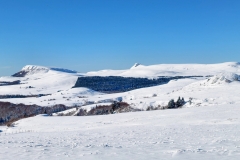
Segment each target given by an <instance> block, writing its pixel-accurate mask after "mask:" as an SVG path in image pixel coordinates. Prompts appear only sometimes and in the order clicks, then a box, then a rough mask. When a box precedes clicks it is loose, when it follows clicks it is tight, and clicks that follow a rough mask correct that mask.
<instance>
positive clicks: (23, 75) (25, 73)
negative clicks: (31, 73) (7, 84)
mask: <svg viewBox="0 0 240 160" xmlns="http://www.w3.org/2000/svg"><path fill="white" fill-rule="evenodd" d="M27 73H28V71H20V72H17V73H15V74H13V75H12V76H13V77H25V76H26V75H27Z"/></svg>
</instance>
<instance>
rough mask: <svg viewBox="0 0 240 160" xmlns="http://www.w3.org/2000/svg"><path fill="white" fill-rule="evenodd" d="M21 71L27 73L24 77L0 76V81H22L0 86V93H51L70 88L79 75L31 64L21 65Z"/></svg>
mask: <svg viewBox="0 0 240 160" xmlns="http://www.w3.org/2000/svg"><path fill="white" fill-rule="evenodd" d="M22 71H24V72H26V73H27V74H26V75H25V76H24V77H0V81H15V80H20V81H21V83H22V84H21V85H10V86H0V95H4V94H22V95H32V94H33V95H38V94H52V93H55V92H57V91H59V90H66V89H70V88H71V87H72V86H73V85H74V84H75V82H76V80H77V78H78V76H79V75H78V74H77V73H71V72H70V70H67V69H56V68H54V69H52V68H48V67H42V66H32V65H27V66H25V67H23V69H22V70H21V71H20V72H22ZM68 71H69V72H68ZM29 86H31V87H29Z"/></svg>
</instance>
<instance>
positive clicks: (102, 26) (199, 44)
mask: <svg viewBox="0 0 240 160" xmlns="http://www.w3.org/2000/svg"><path fill="white" fill-rule="evenodd" d="M239 8H240V1H239V0H231V1H229V0H71V1H69V0H11V1H10V0H0V76H3V75H11V74H13V73H14V72H16V71H18V70H20V69H21V68H22V67H23V66H25V65H27V64H35V65H43V66H55V67H63V68H68V69H74V70H77V71H80V72H86V71H92V70H101V69H127V68H130V67H131V66H132V65H133V64H134V63H135V62H139V63H142V64H144V65H150V64H160V63H219V62H226V61H240V9H239Z"/></svg>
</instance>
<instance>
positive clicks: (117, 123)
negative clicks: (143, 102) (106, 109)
mask: <svg viewBox="0 0 240 160" xmlns="http://www.w3.org/2000/svg"><path fill="white" fill-rule="evenodd" d="M239 111H240V109H239V105H236V104H228V105H217V106H203V107H192V108H183V109H172V110H159V111H143V112H132V113H121V114H113V115H102V116H87V117H75V116H68V117H49V116H44V115H39V116H36V117H32V118H26V119H22V120H20V121H17V122H16V123H15V127H10V128H6V127H0V130H2V131H3V132H1V133H0V148H1V149H0V155H1V159H56V160H58V159H84V160H85V159H104V160H107V159H119V160H120V159H121V160H122V159H136V160H139V159H162V160H164V159H179V160H186V159H196V160H198V159H199V160H202V159H204V160H205V159H211V160H220V159H221V160H230V159H231V160H232V159H234V160H238V159H239V156H240V136H239V132H240V118H239V117H240V112H239Z"/></svg>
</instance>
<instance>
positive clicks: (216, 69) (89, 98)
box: [0, 62, 240, 110]
mask: <svg viewBox="0 0 240 160" xmlns="http://www.w3.org/2000/svg"><path fill="white" fill-rule="evenodd" d="M46 68H47V67H39V66H38V67H35V66H31V67H30V66H26V67H24V68H23V70H31V71H32V72H31V74H29V75H26V76H25V77H1V78H0V81H14V80H21V82H22V83H23V84H21V85H11V86H0V95H3V94H22V95H31V94H33V95H38V94H51V95H49V96H44V97H38V98H14V99H1V101H8V102H12V103H24V104H37V105H40V106H53V105H55V104H64V105H67V106H82V105H86V104H91V105H92V104H95V105H97V104H100V103H112V102H113V101H115V100H119V99H121V100H122V101H124V102H127V103H128V104H130V105H131V107H133V108H139V109H143V110H145V109H146V108H147V107H149V106H153V107H157V106H164V105H167V103H168V101H169V100H170V99H175V100H176V99H177V98H178V97H179V96H181V97H184V98H185V101H187V102H188V103H187V104H186V105H185V107H191V106H196V105H197V106H203V105H216V104H231V103H239V102H240V98H239V97H238V96H237V95H239V94H240V91H239V90H236V88H238V87H239V82H238V81H239V72H240V69H239V68H240V65H239V63H235V62H228V63H221V64H209V65H202V64H194V65H191V64H179V65H170V64H168V65H163V64H162V65H153V66H143V65H140V64H135V65H134V66H133V67H132V68H131V69H129V70H126V71H121V72H122V73H120V71H114V70H111V71H106V73H111V74H112V75H114V76H116V75H122V74H126V73H129V74H130V72H132V73H131V76H137V75H138V73H140V72H143V73H146V72H147V73H146V74H144V76H149V77H152V76H153V75H158V76H163V75H165V76H172V75H173V74H172V73H173V71H174V72H176V73H177V74H174V75H175V76H176V75H190V76H191V75H205V76H206V75H215V76H213V77H203V78H198V79H190V78H189V79H179V80H173V81H170V82H169V83H168V84H165V85H160V86H155V87H148V88H142V89H137V90H133V91H129V92H124V93H116V94H103V93H99V92H95V91H92V90H90V89H87V88H74V89H72V86H73V85H74V84H75V82H76V80H77V77H78V76H80V75H79V74H78V73H66V72H62V71H61V70H59V71H56V70H52V69H50V68H47V69H46ZM46 70H47V72H45V71H46ZM163 70H164V71H163ZM163 72H164V73H163ZM97 73H98V74H99V75H103V74H102V73H103V71H99V72H97ZM97 73H94V74H95V75H96V74H97ZM167 73H168V74H167ZM141 74H142V73H141ZM86 75H89V73H87V74H86ZM206 78H207V79H206ZM29 86H32V88H29ZM229 95H231V96H229ZM229 97H230V98H229ZM189 99H191V102H190V101H189ZM89 107H92V106H89Z"/></svg>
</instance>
